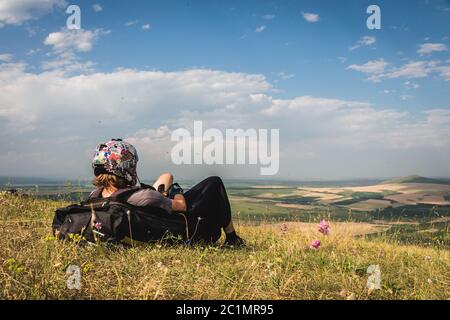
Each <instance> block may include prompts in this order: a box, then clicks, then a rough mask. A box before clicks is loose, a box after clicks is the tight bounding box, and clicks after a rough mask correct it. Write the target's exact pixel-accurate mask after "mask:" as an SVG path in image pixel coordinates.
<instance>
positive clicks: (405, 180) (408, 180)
mask: <svg viewBox="0 0 450 320" xmlns="http://www.w3.org/2000/svg"><path fill="white" fill-rule="evenodd" d="M396 183H435V184H450V182H449V181H447V180H445V179H443V180H441V179H432V178H426V177H421V176H417V175H411V176H407V177H403V178H397V179H391V180H386V181H383V182H381V183H380V184H396Z"/></svg>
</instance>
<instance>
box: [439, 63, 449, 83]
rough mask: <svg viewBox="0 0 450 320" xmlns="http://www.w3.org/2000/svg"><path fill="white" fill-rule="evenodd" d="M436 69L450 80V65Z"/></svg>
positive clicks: (445, 78)
mask: <svg viewBox="0 0 450 320" xmlns="http://www.w3.org/2000/svg"><path fill="white" fill-rule="evenodd" d="M435 70H436V71H437V72H439V75H440V76H441V77H442V78H444V80H446V81H450V66H441V67H436V68H435Z"/></svg>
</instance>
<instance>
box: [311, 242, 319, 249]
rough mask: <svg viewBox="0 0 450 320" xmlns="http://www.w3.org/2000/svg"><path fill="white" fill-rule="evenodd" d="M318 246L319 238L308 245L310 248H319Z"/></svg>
mask: <svg viewBox="0 0 450 320" xmlns="http://www.w3.org/2000/svg"><path fill="white" fill-rule="evenodd" d="M319 247H320V240H314V241H313V242H311V246H310V248H311V249H315V250H317V249H319Z"/></svg>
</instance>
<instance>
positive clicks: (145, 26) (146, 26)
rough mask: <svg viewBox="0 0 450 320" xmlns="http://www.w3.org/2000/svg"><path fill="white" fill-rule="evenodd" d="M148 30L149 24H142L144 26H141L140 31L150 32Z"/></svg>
mask: <svg viewBox="0 0 450 320" xmlns="http://www.w3.org/2000/svg"><path fill="white" fill-rule="evenodd" d="M150 28H151V25H150V24H148V23H147V24H144V25H142V30H150Z"/></svg>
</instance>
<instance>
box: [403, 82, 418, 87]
mask: <svg viewBox="0 0 450 320" xmlns="http://www.w3.org/2000/svg"><path fill="white" fill-rule="evenodd" d="M403 84H404V85H405V88H406V89H419V88H420V85H419V84H417V83H414V82H411V81H406V82H404V83H403Z"/></svg>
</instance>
